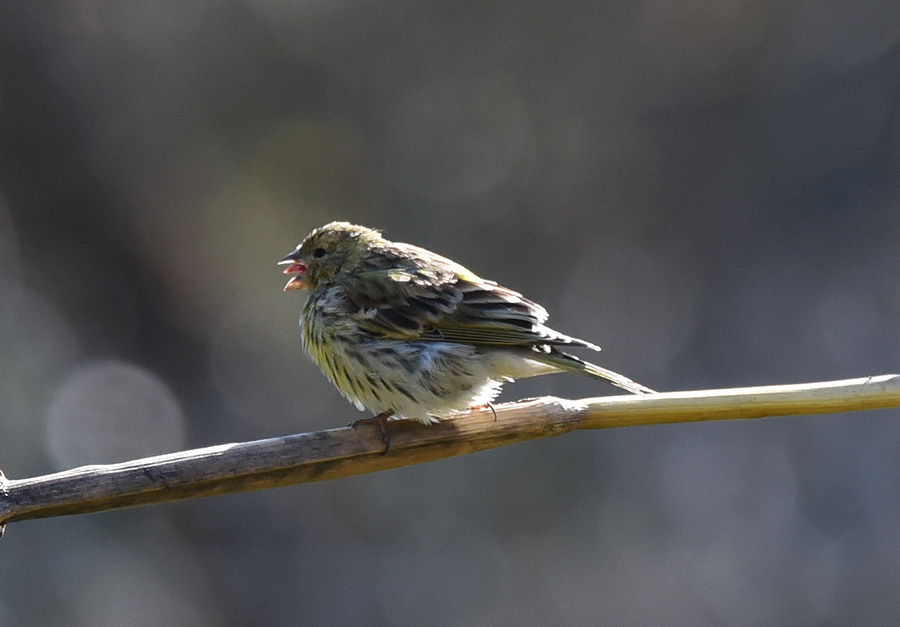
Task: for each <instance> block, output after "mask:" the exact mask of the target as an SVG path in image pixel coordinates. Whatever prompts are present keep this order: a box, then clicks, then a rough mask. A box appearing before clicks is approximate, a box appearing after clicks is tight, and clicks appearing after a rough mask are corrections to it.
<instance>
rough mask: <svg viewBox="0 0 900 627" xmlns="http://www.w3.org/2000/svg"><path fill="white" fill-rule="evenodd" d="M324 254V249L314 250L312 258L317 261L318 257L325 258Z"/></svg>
mask: <svg viewBox="0 0 900 627" xmlns="http://www.w3.org/2000/svg"><path fill="white" fill-rule="evenodd" d="M325 252H326V251H325V249H324V248H316V249H315V250H314V251H313V257H315V258H316V259H318V258H319V257H324V256H325Z"/></svg>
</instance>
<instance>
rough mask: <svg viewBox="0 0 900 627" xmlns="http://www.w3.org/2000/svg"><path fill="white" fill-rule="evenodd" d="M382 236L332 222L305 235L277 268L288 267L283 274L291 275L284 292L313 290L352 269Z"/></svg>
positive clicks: (347, 223)
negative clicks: (280, 266)
mask: <svg viewBox="0 0 900 627" xmlns="http://www.w3.org/2000/svg"><path fill="white" fill-rule="evenodd" d="M379 241H382V238H381V234H380V233H379V232H378V231H376V230H374V229H369V228H366V227H364V226H357V225H355V224H350V223H349V222H331V223H330V224H326V225H325V226H321V227H319V228H317V229H316V230H314V231H313V232H312V233H310V234H309V235H307V236H306V237H305V238H304V239H303V241H302V242H300V245H299V246H297V248H296V249H294V251H293V252H291V253H289V254H287V255H285V257H284V258H283V259H282V260H281V261H279V262H278V263H279V265H287V268H285V270H284V273H285V274H292V275H294V276H293V277H292V278H291V280H290V281H288V282H287V284H286V285H285V286H284V291H286V292H287V291H290V290H301V289H315V288H316V286H317V285H319V284H322V283H327V282H329V281H330V280H332V279H333V278H334V277H335V276H337V275H338V273H340V272H341V270H342V269H344V268H346V267H348V266H350V267H352V266H353V265H354V264H355V263H356V262H357V261H358V260H359V259H360V258H361V257H362V256H363V255H364V254H365V252H366V250H367V249H368V248H369V247H370V246H371V245H372V244H373V243H375V242H379Z"/></svg>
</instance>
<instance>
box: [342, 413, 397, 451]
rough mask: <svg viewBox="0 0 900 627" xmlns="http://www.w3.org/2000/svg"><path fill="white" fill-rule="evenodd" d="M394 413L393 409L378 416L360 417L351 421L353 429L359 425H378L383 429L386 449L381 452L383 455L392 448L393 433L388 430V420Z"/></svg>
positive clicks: (382, 435)
mask: <svg viewBox="0 0 900 627" xmlns="http://www.w3.org/2000/svg"><path fill="white" fill-rule="evenodd" d="M393 415H394V412H393V411H391V410H388V411H383V412H381V413H380V414H378V415H377V416H372V417H371V418H360V419H359V420H354V421H353V422H351V423H350V428H351V429H356V427H358V426H359V425H376V426H377V427H378V430H379V431H381V439H382V441H384V450H383V451H382V452H381V454H382V455H387V452H388V451H389V450H391V435H390V434H389V433H388V430H387V421H388V418H390V417H391V416H393Z"/></svg>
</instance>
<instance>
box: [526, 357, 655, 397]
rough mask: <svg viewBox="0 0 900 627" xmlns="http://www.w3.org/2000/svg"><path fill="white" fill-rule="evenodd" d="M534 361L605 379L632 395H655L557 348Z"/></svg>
mask: <svg viewBox="0 0 900 627" xmlns="http://www.w3.org/2000/svg"><path fill="white" fill-rule="evenodd" d="M532 359H537V360H538V361H541V362H543V363H545V364H547V365H549V366H555V367H557V368H559V369H561V370H568V371H570V372H577V373H579V374H583V375H587V376H589V377H594V378H595V379H603V380H604V381H608V382H609V383H612V384H613V385H615V386H617V387H620V388H622V389H623V390H628V391H629V392H631V393H632V394H655V391H654V390H651V389H650V388H648V387H647V386H645V385H641V384H640V383H637V382H636V381H632V380H631V379H629V378H628V377H626V376H625V375H621V374H619V373H618V372H613V371H612V370H607V369H606V368H601V367H600V366H598V365H596V364H592V363H591V362H589V361H584V360H583V359H579V358H578V357H576V356H575V355H570V354H568V353H564V352H562V351H561V350H558V349H556V348H553V349H551V350H550V351H549V352H546V353H544V352H540V353H538V354H537V355H534V356H532Z"/></svg>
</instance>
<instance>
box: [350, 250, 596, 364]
mask: <svg viewBox="0 0 900 627" xmlns="http://www.w3.org/2000/svg"><path fill="white" fill-rule="evenodd" d="M457 270H458V269H456V268H446V267H444V268H440V267H438V268H436V267H422V268H418V267H413V268H409V269H404V270H397V269H391V270H371V271H367V272H364V273H359V274H357V275H356V276H354V277H353V278H352V279H351V280H350V284H348V286H347V288H348V289H347V290H346V293H347V298H348V300H349V301H350V302H351V304H352V307H353V311H354V313H353V314H352V315H353V316H354V320H355V321H356V322H357V324H358V325H359V327H360V328H361V329H362V330H364V331H365V332H367V333H369V334H372V335H376V336H380V337H385V338H391V339H403V340H410V341H440V342H460V343H467V344H476V345H491V346H534V345H539V344H556V345H566V344H568V345H576V346H585V347H588V348H596V347H595V346H594V345H593V344H589V343H588V342H583V341H582V340H577V339H575V338H571V337H568V336H566V335H563V334H561V333H557V332H555V331H553V330H551V329H549V328H547V327H545V326H544V325H543V322H544V320H546V319H547V312H546V310H545V309H544V308H543V307H541V306H540V305H538V304H537V303H535V302H533V301H530V300H528V299H527V298H525V297H523V296H522V295H521V294H519V293H518V292H514V291H513V290H510V289H507V288H505V287H503V286H500V285H497V284H496V283H494V282H493V281H486V280H484V279H480V278H478V277H476V276H475V275H472V274H468V275H465V276H461V273H460V272H458V271H457ZM462 270H465V269H462Z"/></svg>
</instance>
